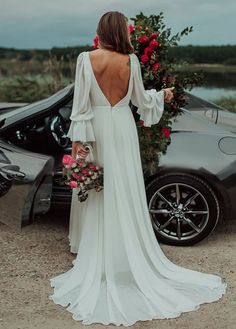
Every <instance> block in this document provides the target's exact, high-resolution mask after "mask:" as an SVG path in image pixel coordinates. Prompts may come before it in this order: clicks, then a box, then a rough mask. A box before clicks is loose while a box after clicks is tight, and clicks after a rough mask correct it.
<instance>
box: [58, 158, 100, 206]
mask: <svg viewBox="0 0 236 329" xmlns="http://www.w3.org/2000/svg"><path fill="white" fill-rule="evenodd" d="M62 165H63V173H62V176H63V179H64V180H63V182H64V184H65V185H69V186H70V187H71V188H77V190H78V200H79V201H80V202H82V201H85V200H86V199H87V197H88V191H89V190H91V189H95V191H97V192H99V191H101V190H102V189H103V168H101V167H100V166H98V165H96V164H94V163H92V162H87V161H84V160H83V159H80V158H78V159H76V160H75V159H74V158H73V157H72V156H70V155H67V154H65V155H64V156H63V159H62Z"/></svg>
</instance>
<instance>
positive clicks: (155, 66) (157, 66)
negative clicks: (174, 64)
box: [152, 63, 160, 71]
mask: <svg viewBox="0 0 236 329" xmlns="http://www.w3.org/2000/svg"><path fill="white" fill-rule="evenodd" d="M159 67H160V64H159V63H155V64H153V65H152V69H153V71H157V70H158V69H159Z"/></svg>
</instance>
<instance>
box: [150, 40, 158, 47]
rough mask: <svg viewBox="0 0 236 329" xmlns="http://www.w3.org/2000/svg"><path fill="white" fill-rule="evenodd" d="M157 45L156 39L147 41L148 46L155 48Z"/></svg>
mask: <svg viewBox="0 0 236 329" xmlns="http://www.w3.org/2000/svg"><path fill="white" fill-rule="evenodd" d="M158 45H159V42H158V41H156V40H152V41H150V43H149V46H150V47H152V48H156V47H158Z"/></svg>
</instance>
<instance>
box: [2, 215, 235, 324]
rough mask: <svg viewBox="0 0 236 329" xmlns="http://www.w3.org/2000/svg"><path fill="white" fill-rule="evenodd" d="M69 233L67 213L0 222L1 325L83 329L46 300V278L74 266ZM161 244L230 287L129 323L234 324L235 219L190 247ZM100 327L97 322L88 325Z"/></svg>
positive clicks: (172, 255)
mask: <svg viewBox="0 0 236 329" xmlns="http://www.w3.org/2000/svg"><path fill="white" fill-rule="evenodd" d="M67 235H68V212H67V213H61V212H60V214H59V213H53V214H48V215H47V216H44V217H41V218H39V219H37V220H36V221H35V222H34V224H32V225H30V226H26V227H24V228H23V230H22V233H20V234H17V233H15V232H13V231H12V230H11V229H9V228H8V227H7V226H5V225H3V224H0V246H1V256H0V257H1V259H0V264H1V265H0V266H1V272H0V276H1V278H0V292H1V298H0V328H4V329H44V328H45V329H46V328H48V329H74V328H76V329H78V328H86V327H85V326H84V325H83V324H81V321H75V320H73V319H72V318H71V313H69V312H68V311H67V310H66V309H65V308H63V307H62V306H60V305H55V304H54V303H53V301H51V300H49V299H48V295H49V294H51V293H52V287H50V284H49V277H53V276H55V275H57V274H60V273H62V272H65V271H67V270H68V269H69V268H70V267H71V266H72V260H73V259H74V256H73V255H72V254H71V253H70V252H69V245H68V240H67ZM161 247H162V249H163V251H164V252H165V254H166V255H167V256H168V257H169V259H170V260H172V261H173V262H175V263H177V264H178V265H181V266H185V267H188V268H191V269H194V270H198V271H203V272H208V273H212V274H218V275H220V276H221V277H223V278H224V279H225V280H226V281H227V283H228V290H227V292H226V295H224V296H223V298H222V299H221V300H220V301H217V302H214V303H211V304H204V305H201V307H200V309H199V310H197V311H193V312H189V313H184V314H182V315H181V316H180V317H179V318H177V319H169V320H153V321H144V322H141V321H139V322H137V323H136V324H135V325H134V326H132V328H148V329H150V328H158V329H170V328H171V329H178V328H180V329H207V328H209V329H222V328H224V329H233V328H236V312H235V309H236V287H235V286H236V221H235V222H229V223H227V225H226V224H224V223H222V224H221V225H219V226H218V227H217V229H216V230H215V231H214V232H213V234H211V235H210V236H209V237H208V238H207V239H205V240H204V241H202V242H201V243H199V244H197V245H195V246H193V247H173V246H167V245H163V244H161ZM104 327H105V326H103V325H99V324H98V325H90V326H89V327H88V328H104ZM115 327H116V326H114V325H110V326H107V328H115ZM123 328H124V327H123Z"/></svg>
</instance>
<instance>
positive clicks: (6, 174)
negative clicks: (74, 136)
mask: <svg viewBox="0 0 236 329" xmlns="http://www.w3.org/2000/svg"><path fill="white" fill-rule="evenodd" d="M73 88H74V86H73V84H71V85H69V86H67V87H66V88H64V89H62V90H60V91H59V92H57V93H56V94H54V95H52V96H50V97H48V98H46V99H43V100H41V101H38V102H35V103H32V104H28V105H26V106H21V107H19V108H10V109H9V110H4V112H3V113H1V112H0V207H1V215H0V220H1V221H2V222H3V223H5V224H6V225H9V226H11V227H14V228H18V229H21V227H22V226H24V225H26V224H30V223H31V222H32V221H33V220H34V216H35V215H37V214H44V213H46V212H48V211H49V209H50V208H51V207H61V206H62V207H63V208H64V207H68V210H69V207H70V201H71V189H70V188H69V187H67V186H64V185H62V184H61V183H60V182H61V177H62V166H61V160H62V157H63V155H64V154H65V153H68V154H69V153H71V142H70V140H69V139H68V138H67V136H66V134H67V131H68V129H69V125H70V119H69V117H70V114H71V109H72V102H73ZM189 95H190V94H189ZM190 96H191V95H190ZM190 98H191V99H190V105H188V107H190V106H191V101H192V102H194V96H191V97H190ZM206 103H207V102H206V101H204V106H206ZM211 107H214V106H213V104H211V103H209V104H208V108H211ZM131 110H132V111H133V112H134V117H135V118H136V117H137V113H135V111H134V109H133V107H132V106H131ZM181 112H182V114H181V115H180V116H179V117H178V118H177V119H175V120H173V125H172V127H173V130H172V134H171V144H170V145H169V147H168V151H167V154H166V155H163V156H162V157H161V160H160V165H159V169H158V171H157V172H156V174H155V175H152V176H149V177H146V176H145V177H144V178H145V184H146V194H147V202H148V206H149V210H150V220H151V221H152V224H153V228H154V231H155V234H156V236H157V239H158V240H159V241H161V242H164V243H168V244H174V245H191V244H194V243H196V242H198V241H200V240H202V239H203V238H205V237H206V236H207V235H209V233H210V232H212V231H213V229H214V228H215V226H216V224H217V222H218V221H219V218H220V217H224V219H226V218H227V219H229V218H234V217H235V214H236V203H235V202H234V200H235V197H236V166H235V164H236V135H235V134H234V133H233V132H232V131H230V129H226V126H224V125H221V124H220V123H219V122H212V120H208V119H207V118H205V117H204V116H202V115H199V114H198V113H197V111H192V110H191V107H190V109H186V108H183V109H181ZM235 118H236V116H235ZM78 202H79V201H78Z"/></svg>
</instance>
